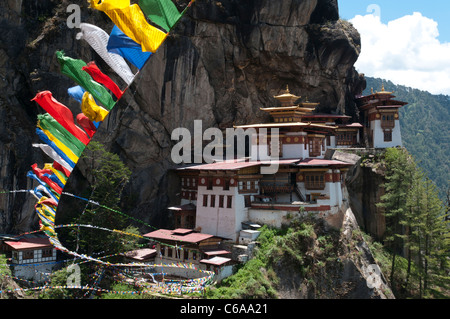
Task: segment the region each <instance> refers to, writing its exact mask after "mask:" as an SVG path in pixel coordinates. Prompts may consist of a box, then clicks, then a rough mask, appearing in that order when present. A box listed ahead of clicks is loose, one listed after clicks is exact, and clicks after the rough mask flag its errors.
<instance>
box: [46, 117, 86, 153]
mask: <svg viewBox="0 0 450 319" xmlns="http://www.w3.org/2000/svg"><path fill="white" fill-rule="evenodd" d="M38 126H39V128H40V129H42V130H44V131H45V130H47V131H48V132H50V133H51V134H52V135H53V136H54V137H55V138H57V139H58V140H59V141H61V142H62V143H63V144H64V145H65V146H66V147H67V148H69V149H70V150H72V152H73V153H74V154H75V155H77V156H78V157H80V156H81V153H82V152H83V150H84V148H85V147H86V145H84V144H83V143H81V142H80V140H78V139H77V138H76V137H75V136H73V135H72V134H70V133H69V132H68V131H67V130H66V129H65V128H64V127H62V126H61V124H59V123H58V122H57V121H56V120H55V119H54V118H53V117H51V116H50V114H48V113H46V114H39V115H38Z"/></svg>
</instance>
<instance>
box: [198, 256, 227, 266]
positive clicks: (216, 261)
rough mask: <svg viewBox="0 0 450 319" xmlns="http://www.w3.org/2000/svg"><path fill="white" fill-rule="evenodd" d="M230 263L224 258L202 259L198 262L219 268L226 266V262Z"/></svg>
mask: <svg viewBox="0 0 450 319" xmlns="http://www.w3.org/2000/svg"><path fill="white" fill-rule="evenodd" d="M229 261H231V259H230V258H225V257H214V258H211V259H202V260H200V262H201V263H202V264H210V265H214V266H221V265H223V264H226V263H227V262H229Z"/></svg>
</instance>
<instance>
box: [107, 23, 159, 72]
mask: <svg viewBox="0 0 450 319" xmlns="http://www.w3.org/2000/svg"><path fill="white" fill-rule="evenodd" d="M107 49H108V51H110V52H113V53H116V54H119V55H121V56H122V57H123V58H125V59H126V60H128V61H129V62H130V63H131V64H133V65H134V66H135V67H137V68H138V69H139V70H140V69H142V67H143V66H144V64H145V62H147V60H148V59H149V58H150V56H151V55H152V53H151V52H142V47H141V45H140V44H138V43H136V42H135V41H134V40H132V39H131V38H130V37H128V36H127V35H126V34H125V33H123V32H122V31H121V30H120V29H119V28H118V27H117V26H116V25H115V26H114V28H113V29H112V31H111V34H110V35H109V41H108V46H107Z"/></svg>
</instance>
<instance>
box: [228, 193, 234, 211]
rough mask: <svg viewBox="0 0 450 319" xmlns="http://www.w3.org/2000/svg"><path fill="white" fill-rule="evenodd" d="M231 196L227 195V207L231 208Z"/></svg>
mask: <svg viewBox="0 0 450 319" xmlns="http://www.w3.org/2000/svg"><path fill="white" fill-rule="evenodd" d="M232 200H233V196H227V208H231V204H232Z"/></svg>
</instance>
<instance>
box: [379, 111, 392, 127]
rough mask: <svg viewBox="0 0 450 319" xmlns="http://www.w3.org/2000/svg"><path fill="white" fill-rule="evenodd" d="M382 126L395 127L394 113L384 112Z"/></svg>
mask: <svg viewBox="0 0 450 319" xmlns="http://www.w3.org/2000/svg"><path fill="white" fill-rule="evenodd" d="M381 127H383V128H385V127H388V128H393V127H395V116H394V114H391V113H389V114H383V115H382V116H381Z"/></svg>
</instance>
